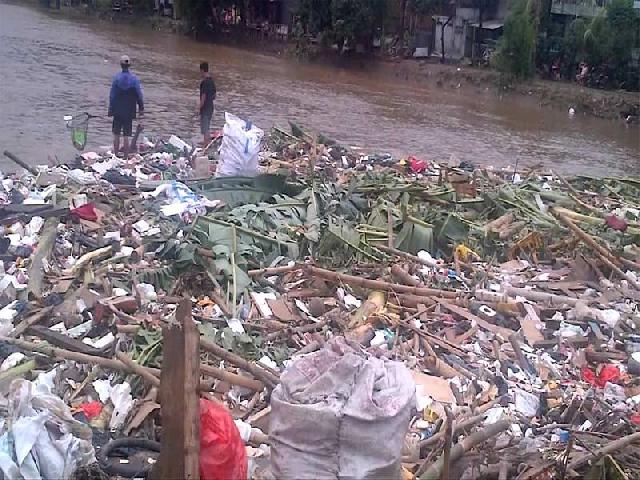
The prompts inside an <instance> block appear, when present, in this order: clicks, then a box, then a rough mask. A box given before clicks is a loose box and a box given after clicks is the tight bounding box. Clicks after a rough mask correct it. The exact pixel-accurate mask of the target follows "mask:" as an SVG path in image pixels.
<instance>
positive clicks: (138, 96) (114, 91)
mask: <svg viewBox="0 0 640 480" xmlns="http://www.w3.org/2000/svg"><path fill="white" fill-rule="evenodd" d="M136 105H137V106H138V109H139V110H140V112H143V111H144V100H143V97H142V87H141V86H140V80H138V77H136V76H135V75H134V74H133V73H131V72H129V71H128V70H127V71H122V72H120V73H118V74H117V75H116V76H115V77H114V78H113V83H112V84H111V91H110V93H109V113H110V114H111V115H113V116H114V117H120V118H125V119H126V118H136Z"/></svg>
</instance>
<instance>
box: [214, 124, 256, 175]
mask: <svg viewBox="0 0 640 480" xmlns="http://www.w3.org/2000/svg"><path fill="white" fill-rule="evenodd" d="M224 119H225V124H224V129H223V133H224V137H223V138H222V145H221V147H220V158H219V160H218V168H217V169H216V177H232V176H233V177H236V176H246V177H253V176H255V175H257V173H258V154H259V153H260V144H261V142H262V138H263V137H264V131H262V130H261V129H259V128H258V127H256V126H255V125H253V124H252V123H251V122H248V121H244V120H242V119H240V118H238V117H236V116H235V115H232V114H231V113H228V112H225V114H224Z"/></svg>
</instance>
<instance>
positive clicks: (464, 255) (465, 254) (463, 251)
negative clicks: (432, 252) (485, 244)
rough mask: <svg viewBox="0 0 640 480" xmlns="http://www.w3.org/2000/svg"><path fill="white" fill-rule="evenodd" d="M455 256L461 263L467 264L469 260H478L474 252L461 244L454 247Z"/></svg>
mask: <svg viewBox="0 0 640 480" xmlns="http://www.w3.org/2000/svg"><path fill="white" fill-rule="evenodd" d="M455 254H456V256H457V257H458V258H459V259H460V260H462V261H463V262H468V261H469V260H476V259H478V258H480V256H479V255H478V254H477V253H476V252H474V251H473V250H471V249H470V248H469V247H467V246H466V245H463V244H462V243H461V244H460V245H458V246H457V247H456V251H455Z"/></svg>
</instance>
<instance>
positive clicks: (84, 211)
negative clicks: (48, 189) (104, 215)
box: [70, 203, 98, 222]
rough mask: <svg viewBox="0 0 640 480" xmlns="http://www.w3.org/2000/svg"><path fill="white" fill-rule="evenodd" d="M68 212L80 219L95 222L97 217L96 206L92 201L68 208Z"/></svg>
mask: <svg viewBox="0 0 640 480" xmlns="http://www.w3.org/2000/svg"><path fill="white" fill-rule="evenodd" d="M70 213H71V215H73V216H76V217H78V218H81V219H82V220H89V221H91V222H95V221H96V220H97V219H98V214H97V213H96V208H95V206H94V205H93V204H92V203H85V204H84V205H82V206H80V207H78V208H73V209H71V210H70Z"/></svg>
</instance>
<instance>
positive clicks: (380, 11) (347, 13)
mask: <svg viewBox="0 0 640 480" xmlns="http://www.w3.org/2000/svg"><path fill="white" fill-rule="evenodd" d="M386 9H387V0H302V1H301V2H300V5H299V8H298V16H299V18H300V23H301V24H302V27H303V29H304V31H305V32H307V33H313V34H323V36H324V37H325V38H326V39H328V40H330V41H331V42H333V43H337V44H338V45H339V46H340V47H341V48H342V47H343V46H344V45H345V44H348V45H355V44H358V43H361V44H363V45H365V48H368V47H369V46H370V45H371V42H372V40H373V36H374V35H375V33H376V31H377V30H378V29H379V28H380V27H381V26H382V22H383V19H384V15H385V13H386Z"/></svg>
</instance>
